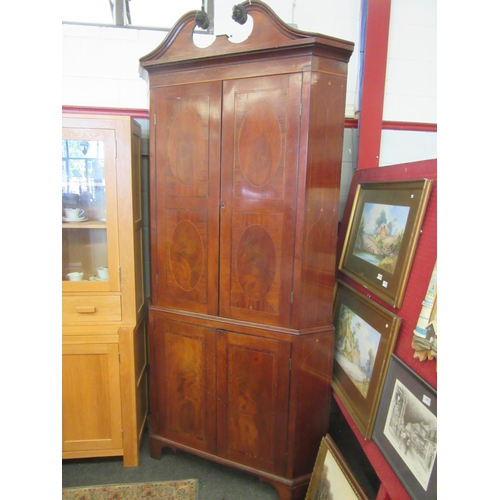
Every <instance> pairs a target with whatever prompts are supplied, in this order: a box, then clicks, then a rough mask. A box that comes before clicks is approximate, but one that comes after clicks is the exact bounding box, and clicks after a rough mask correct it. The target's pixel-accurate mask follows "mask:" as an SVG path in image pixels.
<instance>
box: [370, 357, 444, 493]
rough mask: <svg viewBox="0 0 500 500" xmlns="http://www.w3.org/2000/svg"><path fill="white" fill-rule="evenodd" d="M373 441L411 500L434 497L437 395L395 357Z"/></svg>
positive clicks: (435, 486)
mask: <svg viewBox="0 0 500 500" xmlns="http://www.w3.org/2000/svg"><path fill="white" fill-rule="evenodd" d="M373 440H374V441H375V443H376V444H377V446H378V447H379V449H380V451H381V452H382V454H383V455H384V456H385V458H386V459H387V461H388V462H389V464H390V465H391V467H392V468H393V470H394V472H395V473H396V474H397V476H398V477H399V479H400V480H401V482H402V483H403V485H404V487H405V488H406V490H407V491H408V493H409V494H410V496H411V497H412V498H413V500H431V499H432V500H434V499H435V498H437V392H436V391H435V390H434V389H433V388H432V387H431V386H430V385H429V384H427V382H425V380H423V379H422V378H421V377H419V376H418V375H417V374H416V373H415V372H414V371H413V370H411V369H410V368H409V367H408V366H407V365H405V364H404V363H403V362H402V361H401V360H400V359H399V358H397V357H396V356H394V355H393V356H392V358H391V362H390V365H389V371H388V372H387V379H386V383H385V386H384V391H383V394H382V399H381V402H380V408H379V412H378V415H377V419H376V423H375V429H374V432H373Z"/></svg>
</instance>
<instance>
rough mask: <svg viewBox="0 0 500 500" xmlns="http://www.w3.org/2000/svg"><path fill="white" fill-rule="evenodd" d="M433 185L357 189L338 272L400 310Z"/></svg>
mask: <svg viewBox="0 0 500 500" xmlns="http://www.w3.org/2000/svg"><path fill="white" fill-rule="evenodd" d="M431 188H432V180H430V179H420V180H414V181H397V182H366V183H361V184H359V185H358V187H357V190H356V195H355V198H354V203H353V208H352V210H351V215H350V218H349V224H348V227H347V233H346V239H345V243H344V248H343V250H342V254H341V257H340V262H339V269H340V271H342V272H343V273H344V274H346V275H347V276H349V277H350V278H352V279H353V280H354V281H356V282H357V283H359V284H360V285H363V286H364V287H365V288H366V289H368V290H370V291H371V292H372V293H374V294H375V295H377V297H379V298H380V299H382V300H383V301H384V302H387V304H389V305H391V306H392V307H401V304H402V302H403V297H404V292H405V289H406V284H407V281H408V276H409V274H410V270H411V265H412V262H413V258H414V255H415V249H416V246H417V242H418V237H419V235H420V228H421V226H422V222H423V219H424V215H425V209H426V208H427V202H428V200H429V196H430V192H431Z"/></svg>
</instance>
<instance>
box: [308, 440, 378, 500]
mask: <svg viewBox="0 0 500 500" xmlns="http://www.w3.org/2000/svg"><path fill="white" fill-rule="evenodd" d="M334 498H341V499H342V500H368V497H367V496H366V494H365V493H364V491H363V490H362V489H361V486H360V485H359V483H358V481H357V480H356V478H355V477H354V475H353V473H352V471H351V469H350V468H349V466H348V464H347V462H346V461H345V459H344V457H343V456H342V454H341V453H340V450H339V449H338V448H337V446H336V445H335V443H334V442H333V440H332V438H331V437H330V436H329V435H328V434H327V435H326V436H325V437H324V438H323V439H322V440H321V445H320V447H319V451H318V456H317V458H316V463H315V465H314V470H313V473H312V476H311V482H310V483H309V488H308V489H307V495H306V500H328V499H334Z"/></svg>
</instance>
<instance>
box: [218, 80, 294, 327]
mask: <svg viewBox="0 0 500 500" xmlns="http://www.w3.org/2000/svg"><path fill="white" fill-rule="evenodd" d="M300 95H301V75H300V74H294V75H277V76H270V77H262V78H261V77H259V78H247V79H241V80H234V81H226V82H224V116H223V124H222V180H221V185H222V192H221V245H220V246H221V248H220V314H221V316H225V317H228V318H233V319H240V320H247V321H252V322H258V323H263V324H270V325H279V326H285V327H287V326H289V324H290V311H291V302H292V278H293V256H294V240H295V236H294V235H295V205H296V190H297V188H296V184H297V167H298V157H299V121H300Z"/></svg>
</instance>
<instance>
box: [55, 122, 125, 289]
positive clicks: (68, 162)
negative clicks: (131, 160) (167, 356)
mask: <svg viewBox="0 0 500 500" xmlns="http://www.w3.org/2000/svg"><path fill="white" fill-rule="evenodd" d="M115 127H116V125H115V124H114V122H113V120H111V119H110V120H97V119H95V120H89V119H83V118H81V119H78V118H69V117H63V128H62V209H63V211H62V273H61V274H62V281H63V283H62V289H63V291H65V292H70V291H72V292H84V291H119V290H120V279H119V265H120V262H119V258H118V256H119V245H118V214H117V189H116V140H117V137H116V131H115V129H114V128H115ZM69 212H73V215H74V218H73V217H69V215H70V214H69Z"/></svg>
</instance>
